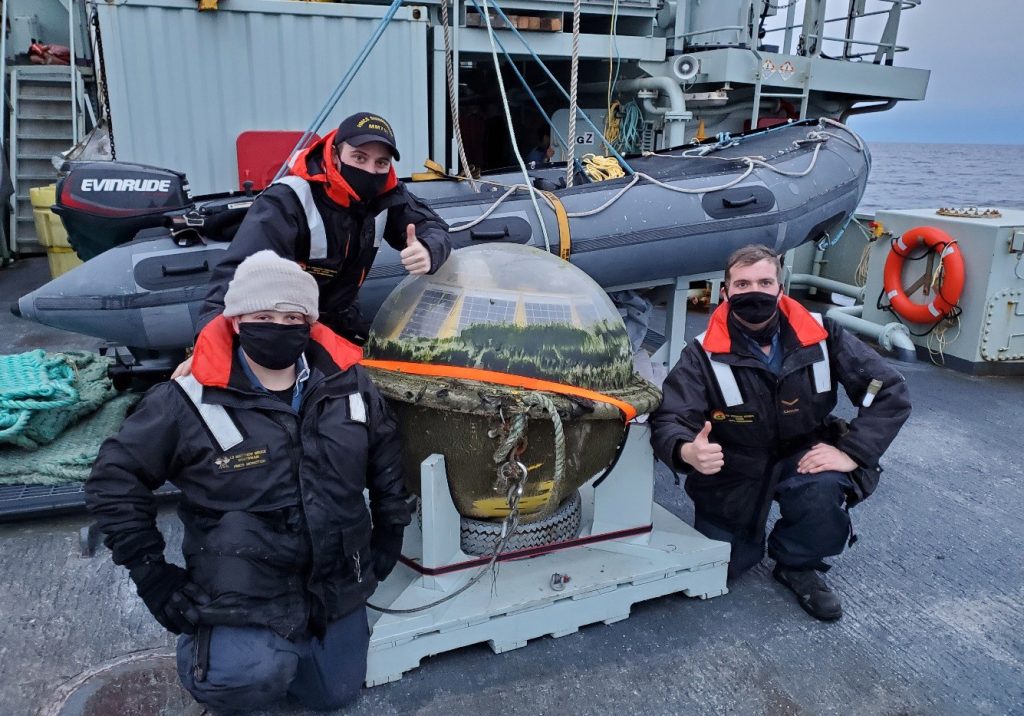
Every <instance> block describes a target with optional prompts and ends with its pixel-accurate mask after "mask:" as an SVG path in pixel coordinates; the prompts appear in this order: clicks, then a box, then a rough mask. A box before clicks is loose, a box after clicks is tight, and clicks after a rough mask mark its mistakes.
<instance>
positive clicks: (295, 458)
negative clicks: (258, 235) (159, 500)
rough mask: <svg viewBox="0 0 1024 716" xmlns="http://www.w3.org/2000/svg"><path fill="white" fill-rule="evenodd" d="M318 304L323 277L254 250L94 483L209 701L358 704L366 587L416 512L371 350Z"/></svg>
mask: <svg viewBox="0 0 1024 716" xmlns="http://www.w3.org/2000/svg"><path fill="white" fill-rule="evenodd" d="M318 315H319V312H318V295H317V284H316V281H315V280H314V279H313V278H312V277H311V276H310V275H308V274H307V273H306V272H304V271H303V270H302V269H301V268H300V267H299V266H298V265H297V264H295V263H294V262H292V261H288V260H286V259H283V258H281V257H280V256H278V255H277V254H275V253H274V252H272V251H260V252H257V253H255V254H253V255H252V256H250V257H248V258H247V259H245V260H244V261H243V262H242V263H241V264H240V265H239V267H238V270H237V271H236V272H235V275H234V277H233V279H232V281H231V283H230V284H229V286H228V290H227V293H226V294H225V297H224V311H223V313H222V314H221V315H220V316H217V317H216V318H215V319H214V320H212V321H211V322H210V323H209V324H207V326H206V327H205V328H204V329H203V330H202V331H201V332H200V334H199V337H198V339H197V340H196V349H195V353H194V355H193V359H194V360H193V363H192V372H191V374H189V375H184V376H181V377H179V378H177V379H176V380H172V381H169V382H167V383H162V384H160V385H158V386H156V387H154V388H153V389H152V390H150V391H149V392H148V393H147V394H146V395H145V397H144V398H143V399H142V401H141V402H140V403H139V405H138V407H137V408H136V410H135V411H134V412H133V413H132V414H131V415H130V416H129V417H128V418H127V419H126V420H125V422H124V424H123V425H122V426H121V429H120V431H119V432H118V433H117V435H115V436H114V437H112V438H110V439H109V440H107V441H106V442H105V443H104V444H103V445H102V447H101V448H100V451H99V455H98V456H97V459H96V462H95V464H94V466H93V471H92V474H91V475H90V477H89V480H88V481H87V483H86V486H85V492H86V496H87V497H86V499H87V504H88V506H89V509H90V510H91V511H92V513H93V514H94V516H95V517H96V521H97V524H98V525H99V527H100V529H101V530H102V531H103V532H104V533H105V534H106V540H105V541H106V544H107V546H108V547H110V549H111V552H112V556H113V559H114V562H115V563H116V564H119V565H124V566H125V567H126V568H127V569H128V573H129V577H130V578H131V580H132V581H133V582H134V583H135V586H136V588H137V591H138V594H139V597H140V598H141V599H142V601H143V602H144V603H145V605H146V607H147V608H148V609H149V610H150V612H151V613H152V614H153V616H154V617H155V618H156V620H157V622H159V624H160V625H161V626H163V627H164V628H165V629H167V630H168V631H170V632H172V633H175V634H180V636H179V637H178V646H177V663H178V675H179V677H180V679H181V682H182V684H183V685H184V687H185V688H186V689H187V690H188V691H189V692H190V693H191V694H192V695H193V696H194V697H195V698H196V700H197V701H199V702H200V703H203V704H206V705H207V706H209V707H210V708H213V709H217V710H227V711H232V712H234V711H251V710H256V709H263V708H265V707H268V706H270V705H272V704H274V703H276V702H278V701H280V700H283V699H284V698H285V697H287V696H289V695H290V696H292V697H294V698H296V699H298V700H299V701H300V702H301V703H302V704H303V705H305V706H306V707H307V708H311V709H315V710H334V709H338V708H341V707H342V706H344V705H346V704H348V703H350V702H351V701H353V700H354V699H355V698H356V697H357V696H358V695H359V692H360V689H361V687H362V683H363V680H364V679H365V676H366V658H367V649H368V645H369V629H368V627H367V615H366V600H367V599H368V598H369V597H370V595H371V594H372V593H373V591H374V589H375V588H376V586H377V583H378V581H380V580H383V579H384V578H386V577H387V576H388V574H389V573H390V572H391V570H392V569H394V567H395V565H396V562H397V560H398V557H399V555H400V553H401V549H402V540H403V531H404V528H405V525H407V524H409V520H410V512H409V506H408V503H407V497H408V495H407V493H406V491H405V486H404V485H405V481H404V476H403V474H402V466H401V451H400V443H399V436H398V429H397V424H396V421H395V418H394V416H393V415H392V413H391V411H390V409H389V408H388V406H387V404H386V403H385V402H384V400H383V399H382V398H381V396H380V394H379V393H378V391H377V389H376V387H374V385H373V383H372V382H371V381H370V379H369V376H368V375H367V373H366V371H365V370H364V369H363V368H362V367H361V366H360V365H359V360H360V359H361V357H362V351H361V350H360V349H359V348H358V347H357V346H355V345H353V344H352V343H349V342H348V341H346V340H345V339H343V338H341V337H340V336H338V335H336V334H335V333H333V332H332V331H331V330H330V329H329V328H327V327H326V326H324V325H322V324H321V323H318V322H317V321H316V319H317V317H318ZM164 482H171V483H172V484H174V485H176V486H177V487H178V488H179V489H180V490H181V502H180V505H179V508H178V514H179V516H180V517H181V520H182V522H183V524H184V532H185V536H184V541H183V543H182V552H183V555H184V561H185V567H184V568H182V567H180V566H178V565H176V564H173V563H170V562H167V561H166V560H165V558H164V540H163V536H162V535H161V534H160V531H159V530H158V529H157V525H156V520H155V516H156V506H157V505H156V500H155V498H154V496H153V491H154V490H156V489H158V488H159V487H160V486H161V485H163V484H164ZM367 489H368V490H369V495H370V504H369V509H367V506H366V504H365V502H364V499H363V491H364V490H367Z"/></svg>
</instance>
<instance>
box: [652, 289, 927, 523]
mask: <svg viewBox="0 0 1024 716" xmlns="http://www.w3.org/2000/svg"><path fill="white" fill-rule="evenodd" d="M782 309H783V315H782V320H781V322H780V323H781V347H782V349H783V352H784V358H783V364H782V372H781V375H779V376H776V375H775V374H774V373H773V372H772V371H771V370H770V369H769V368H768V366H767V365H766V364H765V363H764V361H762V360H761V359H760V358H758V357H757V356H756V355H754V353H753V352H752V350H751V348H750V346H749V344H748V343H747V341H746V340H745V339H744V338H743V337H742V335H741V334H739V333H738V332H737V331H736V330H735V328H733V327H732V325H731V324H730V322H729V321H728V320H727V316H728V304H723V305H722V306H720V307H719V308H718V309H717V310H716V311H715V313H714V314H713V315H712V317H711V320H710V322H709V327H708V331H707V333H706V334H705V339H704V344H703V346H702V344H701V343H700V342H698V341H696V340H694V341H691V342H690V343H689V344H688V345H687V346H686V348H685V349H684V350H683V352H682V354H681V355H680V358H679V362H678V363H677V364H676V365H675V367H674V368H673V369H672V371H671V372H670V373H669V375H668V377H667V379H666V380H665V385H664V399H663V401H662V404H661V406H660V407H659V408H658V410H657V411H656V412H655V413H654V414H653V415H652V418H651V425H652V436H651V441H652V443H653V445H654V450H655V453H656V454H657V456H658V458H659V459H661V460H662V461H663V462H665V463H666V464H668V465H669V466H671V467H672V468H673V469H675V470H678V471H680V472H684V473H686V475H687V479H686V491H687V493H688V494H689V495H690V496H691V497H692V498H693V501H694V505H695V506H696V507H697V509H698V510H700V511H701V512H702V513H703V515H704V516H706V517H707V518H708V519H710V520H711V521H712V522H714V523H716V524H718V525H720V526H721V527H722V528H724V529H727V530H730V531H732V532H734V533H738V534H743V533H747V534H756V533H757V532H758V531H759V530H761V529H763V527H764V520H765V518H766V517H767V514H768V508H769V507H770V506H771V500H772V495H773V493H774V488H775V485H774V482H775V481H776V480H777V479H778V477H779V476H778V475H774V476H773V475H772V468H773V466H774V465H775V464H776V463H777V462H778V461H779V460H780V459H782V458H784V457H788V456H791V455H794V454H796V453H799V452H801V451H803V450H806V449H808V448H810V447H811V446H812V445H813V444H815V443H817V442H825V443H828V444H831V445H834V446H836V447H838V448H839V449H841V450H842V451H843V452H845V453H846V454H847V455H849V456H850V457H851V458H853V459H854V460H855V461H856V462H857V464H858V465H859V466H860V468H859V469H858V470H857V471H855V472H854V473H853V478H854V482H855V483H856V484H857V494H854V495H851V502H853V501H856V500H858V499H864V498H865V497H867V495H868V494H870V492H871V490H872V489H873V488H874V485H875V484H876V483H877V480H878V475H879V473H880V472H881V468H880V467H879V465H878V461H879V458H881V456H882V454H883V453H884V452H885V450H886V449H887V448H888V447H889V445H890V443H892V441H893V439H894V438H895V437H896V434H897V433H898V432H899V430H900V428H901V427H902V425H903V423H904V422H906V420H907V418H908V417H909V415H910V399H909V394H908V391H907V387H906V384H905V382H904V380H903V376H902V375H900V373H899V372H898V371H896V370H895V369H894V368H893V367H892V366H890V365H889V363H888V362H887V361H885V360H884V359H883V358H882V357H881V356H879V355H878V354H877V353H876V352H875V351H873V350H872V349H871V348H869V347H868V346H866V345H865V344H864V343H862V342H861V341H860V340H859V339H858V338H857V337H856V336H853V335H851V334H849V333H847V332H846V331H845V330H843V328H842V327H840V326H839V325H837V324H835V323H834V322H832V321H830V320H828V319H826V320H825V322H824V328H823V327H822V326H821V325H820V324H818V322H817V321H816V320H815V319H814V317H813V316H811V314H809V313H808V312H807V310H806V309H804V308H803V307H802V306H800V304H798V303H796V302H795V301H793V300H791V299H789V298H788V297H783V301H782ZM826 334H827V336H826ZM822 339H825V341H826V345H827V347H828V356H829V369H830V372H831V384H832V385H831V390H829V391H827V392H824V393H818V392H817V391H816V389H815V382H814V378H813V367H812V366H813V364H814V363H815V362H816V361H819V360H820V359H821V357H822V351H821V347H820V345H819V341H820V340H822ZM705 348H707V350H708V351H710V352H711V353H712V354H713V356H714V358H715V360H717V361H719V362H722V363H726V364H728V365H730V366H732V368H733V374H734V375H735V377H736V382H737V384H738V386H739V389H740V392H741V395H742V398H743V402H742V403H741V404H739V405H735V406H732V407H730V406H727V405H726V401H725V399H724V397H723V395H722V391H721V389H720V387H719V384H718V381H717V379H716V377H715V375H714V372H713V371H712V368H711V364H710V361H709V359H708V355H707V353H706V352H705ZM873 378H877V379H879V380H881V381H882V388H881V390H880V392H879V393H878V394H877V395H876V396H875V398H874V402H873V403H872V405H871V406H870V407H869V408H863V407H860V408H859V410H858V415H857V417H856V418H855V419H854V420H852V421H851V422H850V423H849V425H848V426H846V425H845V424H843V423H842V422H841V421H839V420H838V419H836V418H834V417H833V416H832V415H831V412H832V410H833V409H834V408H835V405H836V391H837V389H838V385H839V384H842V386H843V388H844V389H845V390H846V394H847V396H849V398H850V400H851V401H852V402H853V403H854V405H857V406H860V405H861V402H862V401H863V399H864V395H865V393H866V392H867V388H868V383H869V382H870V381H871V380H872V379H873ZM705 421H710V422H711V425H712V428H711V434H710V437H709V439H710V440H711V441H712V442H715V443H719V444H721V445H722V450H723V453H724V460H725V465H724V467H723V468H722V469H721V471H719V472H718V473H716V474H714V475H703V474H701V473H698V472H697V471H696V470H693V469H692V468H691V467H690V466H689V465H687V464H686V463H684V462H683V461H682V459H681V456H680V453H679V450H680V448H681V447H682V444H683V443H686V442H692V441H693V440H694V438H695V437H696V435H697V433H698V432H700V430H701V429H702V428H703V427H704V423H705Z"/></svg>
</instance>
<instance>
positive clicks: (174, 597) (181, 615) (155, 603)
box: [128, 560, 210, 634]
mask: <svg viewBox="0 0 1024 716" xmlns="http://www.w3.org/2000/svg"><path fill="white" fill-rule="evenodd" d="M128 574H129V575H130V576H131V578H132V581H133V582H135V586H136V588H137V589H138V592H139V596H140V597H141V598H142V601H143V602H145V603H146V607H147V608H148V609H149V611H150V612H152V614H153V616H154V617H156V620H157V621H158V622H160V626H162V627H163V628H164V629H166V630H167V631H169V632H171V633H172V634H181V633H183V632H184V633H185V634H193V633H195V630H196V625H197V624H199V610H198V609H197V607H200V606H202V605H204V604H208V603H209V602H210V598H209V597H208V596H207V595H206V593H205V592H203V590H202V589H200V588H199V587H198V586H196V585H195V584H193V583H192V582H190V581H189V580H188V573H187V572H186V571H185V570H184V569H182V568H181V567H179V566H178V565H176V564H168V563H167V562H164V561H163V560H160V561H158V562H147V563H145V564H140V565H138V566H136V567H132V568H131V569H130V570H129V572H128Z"/></svg>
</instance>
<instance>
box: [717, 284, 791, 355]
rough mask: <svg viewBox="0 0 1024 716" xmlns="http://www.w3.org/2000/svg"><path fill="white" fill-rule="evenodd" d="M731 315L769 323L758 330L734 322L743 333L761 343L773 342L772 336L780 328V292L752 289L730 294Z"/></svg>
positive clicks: (745, 319)
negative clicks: (747, 291) (746, 291)
mask: <svg viewBox="0 0 1024 716" xmlns="http://www.w3.org/2000/svg"><path fill="white" fill-rule="evenodd" d="M728 299H729V316H730V318H731V317H733V316H735V317H736V318H740V319H742V320H744V321H746V322H747V323H752V324H758V323H764V322H765V321H768V323H767V324H766V325H765V326H764V327H763V328H759V329H757V330H751V329H750V328H748V327H747V326H744V325H743V324H741V323H735V322H734V323H733V325H735V326H736V327H737V328H739V329H740V331H742V332H743V333H745V334H746V335H748V336H750V337H751V338H753V339H754V340H755V341H757V342H758V343H759V344H760V345H763V346H766V345H768V344H769V343H771V342H772V336H773V335H775V332H776V331H777V330H778V328H779V294H777V293H764V292H763V291H750V292H749V293H738V294H736V295H735V296H729V297H728Z"/></svg>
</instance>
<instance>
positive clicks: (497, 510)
mask: <svg viewBox="0 0 1024 716" xmlns="http://www.w3.org/2000/svg"><path fill="white" fill-rule="evenodd" d="M541 464H543V463H541ZM527 469H528V470H529V469H532V468H527ZM554 486H555V481H554V480H544V481H542V482H538V483H537V484H536V485H535V487H536V490H535V491H534V492H531V493H530V494H529V495H523V496H522V497H521V498H519V509H520V510H521V511H522V512H527V513H529V512H534V511H536V510H539V509H540V508H541V507H543V506H544V505H546V504H547V502H548V499H549V497H550V496H551V490H552V489H554ZM473 510H474V511H475V512H476V513H477V514H481V515H483V516H485V517H504V516H505V515H507V514H508V512H509V510H508V501H507V498H505V497H485V498H484V499H482V500H473Z"/></svg>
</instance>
